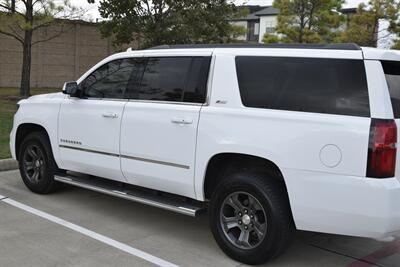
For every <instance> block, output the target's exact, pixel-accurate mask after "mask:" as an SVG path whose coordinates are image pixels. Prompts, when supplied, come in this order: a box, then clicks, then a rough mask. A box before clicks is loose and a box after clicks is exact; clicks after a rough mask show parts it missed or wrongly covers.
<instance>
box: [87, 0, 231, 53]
mask: <svg viewBox="0 0 400 267" xmlns="http://www.w3.org/2000/svg"><path fill="white" fill-rule="evenodd" d="M88 2H89V3H94V0H88ZM99 11H100V14H101V16H102V17H103V18H105V19H106V20H105V21H103V22H102V24H101V27H100V30H101V32H102V34H103V36H105V37H108V36H112V37H113V43H114V44H115V45H120V44H124V43H130V42H131V41H132V40H133V39H138V40H139V41H140V47H141V48H145V47H150V46H155V45H162V44H188V43H220V42H227V41H230V40H233V37H232V36H233V35H235V33H237V32H238V29H237V28H235V27H234V26H232V25H231V24H230V23H229V21H228V20H229V19H231V18H233V17H234V16H235V14H236V11H237V9H236V7H235V6H234V5H233V4H229V3H227V2H226V1H225V0H123V1H121V0H104V1H102V2H100V7H99Z"/></svg>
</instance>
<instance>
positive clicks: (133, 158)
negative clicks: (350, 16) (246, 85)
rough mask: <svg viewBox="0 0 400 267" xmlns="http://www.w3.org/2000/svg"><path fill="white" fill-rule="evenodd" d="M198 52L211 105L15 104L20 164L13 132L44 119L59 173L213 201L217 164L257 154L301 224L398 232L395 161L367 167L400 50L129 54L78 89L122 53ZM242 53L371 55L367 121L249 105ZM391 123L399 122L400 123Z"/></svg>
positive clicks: (52, 97) (69, 100)
mask: <svg viewBox="0 0 400 267" xmlns="http://www.w3.org/2000/svg"><path fill="white" fill-rule="evenodd" d="M197 55H200V56H210V57H212V60H211V65H210V72H209V77H208V85H207V99H206V103H204V104H192V103H175V102H163V101H141V100H127V99H79V98H74V97H70V96H68V95H64V94H62V93H55V94H48V95H40V96H34V97H30V98H29V99H26V100H22V101H20V103H19V105H20V107H19V110H18V112H17V113H16V115H15V117H14V126H13V130H12V132H11V144H10V148H11V151H12V156H13V158H15V159H16V144H15V140H16V133H17V129H18V127H19V126H20V125H22V124H26V123H29V124H37V125H40V126H42V127H43V128H44V129H45V130H46V131H47V133H48V135H49V138H50V142H51V145H52V151H53V154H54V158H55V161H56V163H57V165H58V166H59V167H60V168H62V169H66V170H71V171H76V172H82V173H86V174H91V175H96V176H99V177H103V178H107V179H113V180H117V181H122V182H125V183H129V184H134V185H138V186H142V187H146V188H151V189H155V190H160V191H165V192H169V193H173V194H177V195H181V196H185V197H188V198H192V199H196V200H199V201H206V196H205V193H204V183H205V177H206V171H207V167H208V164H209V162H210V160H211V159H212V158H213V157H215V156H216V155H219V154H221V153H238V154H245V155H251V156H256V157H259V158H263V159H267V160H269V161H271V162H273V163H274V164H275V165H276V166H277V167H278V168H279V170H280V171H281V173H282V175H283V178H284V181H285V184H286V187H287V191H288V196H289V200H290V205H291V209H292V214H293V218H294V222H295V224H296V228H297V229H299V230H307V231H316V232H325V233H333V234H343V235H351V236H362V237H371V238H376V239H381V238H385V237H388V236H395V235H398V234H399V232H400V163H399V162H400V156H399V155H398V156H397V166H396V175H395V177H392V178H386V179H375V178H367V177H366V166H367V155H368V142H369V134H370V124H371V118H380V119H393V118H394V115H393V111H392V106H391V105H392V104H391V101H390V96H389V93H388V88H387V84H386V80H385V76H384V73H383V69H382V66H381V64H380V60H383V59H384V60H391V61H400V53H398V52H393V51H384V50H376V49H362V50H359V51H346V50H319V49H292V48H290V49H285V48H271V49H268V48H266V49H258V48H240V49H235V48H214V49H213V48H199V49H166V50H151V49H150V50H144V51H127V52H123V53H119V54H115V55H112V56H110V57H108V58H106V59H104V60H103V61H101V62H99V63H98V64H97V65H95V66H94V67H93V68H91V69H90V70H88V71H87V72H86V73H85V74H84V75H83V76H82V77H81V78H80V79H79V80H78V81H77V82H78V84H79V83H80V82H81V81H82V80H83V79H85V78H86V77H87V76H88V75H89V74H90V73H92V72H93V71H94V70H96V69H97V68H98V67H99V66H101V65H103V64H104V63H107V62H109V61H112V60H115V59H118V58H129V57H149V56H197ZM240 55H252V56H279V57H302V58H335V59H338V58H340V59H358V60H364V63H365V70H366V75H367V83H368V94H369V99H370V112H371V118H366V117H355V116H342V115H331V114H318V113H308V112H295V111H283V110H270V109H258V108H248V107H245V106H244V105H243V104H242V102H241V98H240V93H239V85H238V79H237V75H236V69H235V57H236V56H240ZM396 123H397V126H398V127H399V125H400V120H399V119H397V120H396ZM398 133H400V130H398ZM69 140H78V141H77V143H75V144H71V143H68V142H71V141H69ZM398 140H400V136H399V137H398ZM64 145H72V146H76V147H79V148H81V149H80V150H79V149H76V150H71V149H66V148H64V147H63V146H64ZM91 151H102V152H103V153H92V152H91Z"/></svg>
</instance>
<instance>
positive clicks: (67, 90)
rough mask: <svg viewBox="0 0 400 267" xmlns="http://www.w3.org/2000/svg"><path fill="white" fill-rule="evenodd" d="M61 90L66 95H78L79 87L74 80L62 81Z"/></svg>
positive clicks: (79, 92)
mask: <svg viewBox="0 0 400 267" xmlns="http://www.w3.org/2000/svg"><path fill="white" fill-rule="evenodd" d="M62 92H63V93H64V94H66V95H70V96H72V97H80V96H81V89H80V88H79V86H78V84H77V83H76V82H66V83H64V86H63V89H62Z"/></svg>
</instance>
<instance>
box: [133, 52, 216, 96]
mask: <svg viewBox="0 0 400 267" xmlns="http://www.w3.org/2000/svg"><path fill="white" fill-rule="evenodd" d="M209 65H210V58H209V57H160V58H148V61H147V64H146V67H145V70H144V74H143V78H142V80H141V85H140V89H139V94H138V99H142V100H161V101H174V102H191V103H204V102H205V96H206V86H207V76H208V69H209Z"/></svg>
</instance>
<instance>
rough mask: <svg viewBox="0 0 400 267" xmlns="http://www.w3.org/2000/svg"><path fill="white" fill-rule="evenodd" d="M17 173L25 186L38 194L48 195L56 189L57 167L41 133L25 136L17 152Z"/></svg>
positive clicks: (47, 142) (47, 141)
mask: <svg viewBox="0 0 400 267" xmlns="http://www.w3.org/2000/svg"><path fill="white" fill-rule="evenodd" d="M18 163H19V171H20V174H21V177H22V180H23V182H24V183H25V185H26V186H27V187H28V188H29V189H30V190H31V191H32V192H35V193H38V194H48V193H51V192H53V191H54V190H55V189H56V188H57V182H56V181H55V180H54V174H55V172H56V170H57V165H56V163H55V161H54V159H53V153H52V151H51V145H50V142H49V139H48V137H47V135H46V134H45V133H43V132H33V133H31V134H29V135H28V136H26V137H25V138H24V140H23V141H22V143H21V146H20V149H19V152H18Z"/></svg>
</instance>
